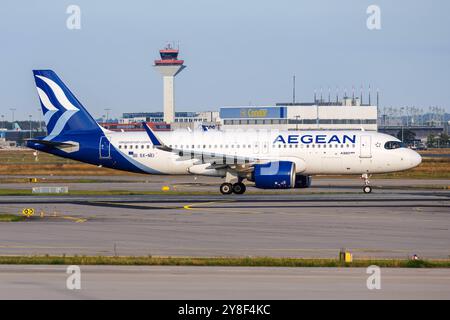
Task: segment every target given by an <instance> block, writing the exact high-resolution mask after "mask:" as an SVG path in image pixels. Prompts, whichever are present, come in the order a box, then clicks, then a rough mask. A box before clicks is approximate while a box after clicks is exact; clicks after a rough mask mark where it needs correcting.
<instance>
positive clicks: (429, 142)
mask: <svg viewBox="0 0 450 320" xmlns="http://www.w3.org/2000/svg"><path fill="white" fill-rule="evenodd" d="M435 142H436V136H435V135H434V134H429V135H428V137H427V147H430V148H432V147H434V144H435Z"/></svg>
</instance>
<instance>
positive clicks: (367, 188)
mask: <svg viewBox="0 0 450 320" xmlns="http://www.w3.org/2000/svg"><path fill="white" fill-rule="evenodd" d="M361 179H364V187H363V192H364V193H371V192H372V187H371V186H370V185H369V184H370V181H369V175H368V174H367V173H364V174H363V175H361Z"/></svg>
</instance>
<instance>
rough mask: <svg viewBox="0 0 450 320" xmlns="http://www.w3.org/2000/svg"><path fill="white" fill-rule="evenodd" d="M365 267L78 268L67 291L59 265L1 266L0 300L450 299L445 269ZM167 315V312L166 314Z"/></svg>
mask: <svg viewBox="0 0 450 320" xmlns="http://www.w3.org/2000/svg"><path fill="white" fill-rule="evenodd" d="M370 275H371V274H367V272H366V269H365V268H360V269H330V268H323V269H318V268H254V267H253V268H242V267H233V268H224V267H117V266H116V267H108V266H81V278H80V279H81V289H80V290H69V289H67V285H66V282H67V278H68V277H69V275H68V274H67V273H66V267H64V266H0V299H2V300H4V299H20V300H28V299H33V300H35V299H180V300H187V299H189V300H191V299H194V300H196V299H233V300H236V299H253V300H259V299H275V300H277V299H446V300H448V299H450V270H438V269H428V270H427V269H381V277H380V280H381V282H380V283H381V289H380V290H369V289H368V288H367V279H368V277H369V276H370ZM168 312H169V310H168Z"/></svg>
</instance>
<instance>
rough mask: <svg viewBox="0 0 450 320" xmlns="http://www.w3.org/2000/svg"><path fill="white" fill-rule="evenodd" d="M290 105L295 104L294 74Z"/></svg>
mask: <svg viewBox="0 0 450 320" xmlns="http://www.w3.org/2000/svg"><path fill="white" fill-rule="evenodd" d="M292 103H294V104H295V74H294V76H293V78H292Z"/></svg>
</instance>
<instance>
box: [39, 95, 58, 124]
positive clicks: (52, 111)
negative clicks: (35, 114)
mask: <svg viewBox="0 0 450 320" xmlns="http://www.w3.org/2000/svg"><path fill="white" fill-rule="evenodd" d="M37 92H38V95H39V99H41V102H42V104H43V106H44V107H45V109H47V112H46V113H45V115H44V121H45V124H46V125H47V126H48V124H49V122H50V120H51V118H52V117H53V115H54V114H55V113H56V112H58V109H57V108H56V107H55V106H54V105H53V104H52V102H51V101H50V99H49V98H48V96H47V94H46V93H45V91H44V90H42V89H41V88H39V87H37Z"/></svg>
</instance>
